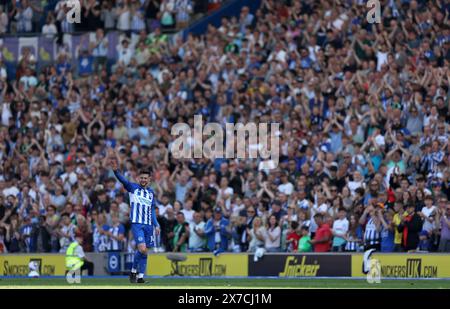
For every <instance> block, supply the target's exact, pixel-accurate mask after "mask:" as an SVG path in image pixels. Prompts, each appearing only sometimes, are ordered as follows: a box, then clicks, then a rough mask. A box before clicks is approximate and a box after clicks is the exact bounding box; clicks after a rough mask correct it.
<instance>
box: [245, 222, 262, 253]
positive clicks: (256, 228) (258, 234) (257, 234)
mask: <svg viewBox="0 0 450 309" xmlns="http://www.w3.org/2000/svg"><path fill="white" fill-rule="evenodd" d="M265 234H266V229H265V228H264V226H263V224H262V220H261V218H260V217H256V218H255V219H254V220H253V222H252V226H251V228H247V235H248V238H249V239H250V243H249V246H248V252H251V253H255V252H256V250H257V249H258V248H264V244H265V238H264V236H265Z"/></svg>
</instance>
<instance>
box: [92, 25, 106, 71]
mask: <svg viewBox="0 0 450 309" xmlns="http://www.w3.org/2000/svg"><path fill="white" fill-rule="evenodd" d="M91 44H92V56H93V57H94V72H96V73H98V72H99V71H100V70H101V69H104V68H105V67H106V63H107V61H108V38H107V37H106V36H105V31H104V30H103V29H97V31H96V32H95V37H94V40H93V41H91Z"/></svg>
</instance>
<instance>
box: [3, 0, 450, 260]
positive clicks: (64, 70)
mask: <svg viewBox="0 0 450 309" xmlns="http://www.w3.org/2000/svg"><path fill="white" fill-rule="evenodd" d="M53 2H54V3H53ZM81 2H82V10H83V11H82V12H83V13H82V16H83V17H82V23H81V24H80V25H76V24H75V25H71V26H74V27H80V29H78V28H76V29H68V28H67V27H66V26H68V25H67V24H65V23H64V16H63V15H64V14H62V15H61V14H60V12H61V10H62V11H64V10H65V9H64V8H63V7H62V6H61V3H62V2H59V3H58V1H26V0H23V1H0V3H1V4H3V8H2V10H0V33H6V32H7V33H14V32H17V33H21V32H27V31H32V30H33V31H36V30H37V31H40V29H41V28H40V27H42V33H44V34H48V35H55V36H58V34H60V33H64V32H68V31H95V40H93V41H92V42H90V44H89V48H87V49H83V50H81V51H80V56H79V59H77V61H76V63H77V64H76V65H72V64H71V62H70V60H71V59H68V55H67V53H66V52H65V51H64V48H61V51H60V54H59V56H58V61H57V62H56V63H55V64H52V65H50V66H46V67H43V68H40V69H37V67H39V66H38V63H36V59H35V58H34V57H33V55H31V54H30V53H29V52H27V51H25V52H24V54H23V55H22V57H21V59H20V61H19V64H18V68H17V73H16V76H8V74H7V72H6V70H5V69H4V67H3V66H2V63H1V60H0V93H1V94H0V102H1V110H0V111H1V127H0V162H1V165H0V252H60V251H61V252H64V250H65V249H66V248H67V246H68V245H69V243H70V242H71V241H72V240H73V238H74V235H75V233H80V234H82V235H83V237H84V244H83V246H84V247H85V250H86V251H94V252H104V251H110V250H114V251H127V250H128V251H132V250H133V243H132V241H128V240H129V239H131V238H130V237H129V228H130V224H129V219H128V214H129V206H128V196H127V194H126V192H125V190H124V189H123V188H122V186H121V185H120V183H119V182H118V181H117V180H116V179H115V177H114V174H113V173H112V170H111V169H110V164H109V159H110V158H111V157H114V156H115V157H117V158H118V160H119V162H120V166H121V168H120V169H121V171H123V173H124V175H125V176H126V177H127V178H128V179H129V180H134V178H135V177H136V173H137V171H138V170H139V169H141V168H149V167H151V168H153V170H154V174H153V182H152V188H153V189H154V191H155V192H156V194H157V200H158V202H157V205H158V210H157V215H158V221H159V223H160V225H161V228H162V235H161V239H160V241H158V247H157V248H156V249H155V250H156V251H215V252H222V251H230V252H255V251H256V250H258V249H264V250H265V251H269V252H284V251H288V252H297V251H300V252H306V251H350V252H351V251H361V250H364V249H367V248H376V249H378V250H381V251H384V252H392V251H397V252H399V251H411V250H413V251H415V250H419V251H447V252H449V251H450V204H449V202H448V199H449V197H450V189H449V185H450V169H449V166H450V155H449V152H450V146H449V119H450V112H449V107H448V106H449V98H450V97H449V93H450V92H449V91H450V70H449V60H450V26H449V23H448V15H449V12H450V4H449V3H448V1H417V0H411V1H408V0H397V1H396V0H387V1H380V2H381V8H382V12H381V23H373V24H370V23H368V22H367V20H366V14H367V11H368V9H367V7H366V2H365V1H344V0H342V1H323V0H318V1H311V0H304V1H300V0H284V1H282V0H278V1H273V0H262V1H261V6H260V7H259V8H258V10H256V11H255V12H251V11H250V10H249V8H248V7H243V8H242V10H241V12H240V14H239V16H235V17H228V18H223V19H222V20H221V25H220V26H218V27H214V26H212V25H210V26H209V27H208V29H207V32H206V33H204V34H203V35H201V36H194V35H188V37H187V39H186V40H182V39H181V38H179V39H176V40H169V37H168V34H167V32H166V30H167V28H171V27H172V28H173V27H175V28H182V27H185V26H186V25H187V24H188V23H189V18H190V17H189V16H191V15H192V14H195V11H196V8H198V7H201V9H199V12H206V11H207V10H208V5H209V6H211V7H214V8H215V7H216V6H217V4H216V3H215V2H214V1H209V2H205V1H187V0H186V1H178V0H164V1H138V0H134V1H95V0H93V1H81ZM46 3H47V5H48V3H52V4H55V6H54V8H53V9H52V10H53V11H52V12H50V13H49V12H46V11H45V10H42V7H45V6H43V5H44V4H46ZM219 5H220V3H219ZM47 8H48V7H47ZM167 12H169V14H167ZM44 13H45V14H44ZM60 15H61V16H63V17H62V18H61V16H60ZM43 17H44V18H45V24H44V25H42V21H43V20H44V19H43ZM83 21H87V22H83ZM30 29H32V30H30ZM108 29H117V30H119V31H122V32H123V36H122V39H121V40H120V42H119V45H118V46H117V50H118V58H117V59H116V61H115V63H114V64H113V65H111V66H110V65H109V64H107V62H106V61H105V46H106V45H105V44H104V40H105V31H107V30H108ZM133 36H134V39H131V37H133ZM0 59H1V58H0ZM194 115H202V116H203V119H204V121H205V122H217V123H220V124H221V125H222V126H223V127H225V124H226V123H229V122H231V123H238V122H240V123H249V122H253V123H256V124H258V123H271V122H277V123H280V131H281V134H280V163H279V165H278V167H276V168H274V169H271V170H266V169H262V168H261V160H259V159H236V160H232V159H222V158H216V159H214V160H209V159H206V158H202V159H185V160H176V159H174V158H173V157H172V155H171V153H170V151H169V149H170V145H171V143H172V142H173V140H174V138H175V136H172V135H171V127H172V125H173V124H175V123H177V122H184V123H188V124H190V125H191V126H193V117H194ZM250 146H251V147H258V145H250Z"/></svg>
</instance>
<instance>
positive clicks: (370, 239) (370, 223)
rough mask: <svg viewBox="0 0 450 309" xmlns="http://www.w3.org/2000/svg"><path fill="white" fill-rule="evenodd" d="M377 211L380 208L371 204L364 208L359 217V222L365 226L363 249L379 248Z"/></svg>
mask: <svg viewBox="0 0 450 309" xmlns="http://www.w3.org/2000/svg"><path fill="white" fill-rule="evenodd" d="M377 207H378V206H377ZM379 211H380V210H379V209H378V208H375V207H374V206H373V205H369V206H367V207H366V209H364V212H363V214H362V216H361V218H360V219H359V223H360V224H361V225H363V226H365V231H364V250H369V249H376V250H378V251H379V250H380V231H381V222H380V220H379V219H378V212H379Z"/></svg>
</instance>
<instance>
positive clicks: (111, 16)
mask: <svg viewBox="0 0 450 309" xmlns="http://www.w3.org/2000/svg"><path fill="white" fill-rule="evenodd" d="M100 19H101V20H102V21H103V28H104V29H105V30H106V31H109V30H113V29H115V27H116V19H117V13H116V9H115V8H113V6H112V3H111V2H110V1H103V3H102V10H101V13H100Z"/></svg>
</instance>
